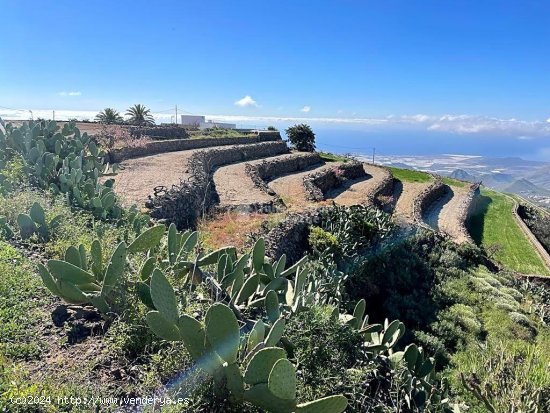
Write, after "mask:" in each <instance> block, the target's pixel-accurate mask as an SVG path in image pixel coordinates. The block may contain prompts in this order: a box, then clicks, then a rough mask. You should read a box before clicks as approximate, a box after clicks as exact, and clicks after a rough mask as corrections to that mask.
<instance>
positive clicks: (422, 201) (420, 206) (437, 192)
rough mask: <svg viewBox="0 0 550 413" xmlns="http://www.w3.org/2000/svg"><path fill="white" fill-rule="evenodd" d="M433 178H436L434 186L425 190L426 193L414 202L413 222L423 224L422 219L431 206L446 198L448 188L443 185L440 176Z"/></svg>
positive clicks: (422, 193)
mask: <svg viewBox="0 0 550 413" xmlns="http://www.w3.org/2000/svg"><path fill="white" fill-rule="evenodd" d="M432 177H433V178H434V181H433V182H432V184H431V185H430V186H428V187H427V188H426V189H424V191H422V192H421V193H420V195H419V196H418V197H417V198H416V199H415V200H414V203H413V220H414V221H415V222H422V220H423V219H422V217H423V215H424V214H425V213H426V211H427V210H428V208H429V207H430V205H431V204H433V203H434V202H435V201H437V200H438V199H439V198H441V197H442V196H444V195H445V192H446V190H447V186H446V185H445V184H444V183H443V180H442V179H441V177H440V176H437V175H432Z"/></svg>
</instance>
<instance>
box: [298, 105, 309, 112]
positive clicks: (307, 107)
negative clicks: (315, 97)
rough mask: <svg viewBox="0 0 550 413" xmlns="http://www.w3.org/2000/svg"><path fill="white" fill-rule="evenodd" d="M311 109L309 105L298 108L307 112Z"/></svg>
mask: <svg viewBox="0 0 550 413" xmlns="http://www.w3.org/2000/svg"><path fill="white" fill-rule="evenodd" d="M310 110H311V106H304V107H303V108H302V109H300V112H304V113H308V112H309V111H310Z"/></svg>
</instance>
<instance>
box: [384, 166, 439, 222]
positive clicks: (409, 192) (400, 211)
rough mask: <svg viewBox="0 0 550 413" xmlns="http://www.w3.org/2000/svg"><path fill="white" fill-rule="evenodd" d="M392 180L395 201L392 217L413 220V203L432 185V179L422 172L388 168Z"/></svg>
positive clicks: (407, 220)
mask: <svg viewBox="0 0 550 413" xmlns="http://www.w3.org/2000/svg"><path fill="white" fill-rule="evenodd" d="M390 170H391V172H392V174H393V176H394V178H395V183H394V191H393V197H394V199H396V203H395V207H394V211H393V213H394V216H395V217H396V218H397V219H398V220H402V221H406V222H412V221H413V220H414V216H413V215H414V202H415V201H416V199H418V197H419V196H420V195H421V194H422V192H424V191H425V190H426V189H427V188H428V187H429V186H430V185H431V184H432V183H433V178H432V177H431V176H430V175H429V174H427V173H424V172H419V171H409V170H406V169H400V168H390Z"/></svg>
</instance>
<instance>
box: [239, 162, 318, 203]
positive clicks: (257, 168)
mask: <svg viewBox="0 0 550 413" xmlns="http://www.w3.org/2000/svg"><path fill="white" fill-rule="evenodd" d="M318 163H321V157H320V156H319V154H317V153H303V152H298V153H295V154H293V156H289V157H285V158H283V159H281V158H278V159H270V160H265V161H263V162H261V163H255V164H250V163H249V164H246V165H245V172H246V174H247V175H248V176H249V177H250V179H252V182H254V185H255V186H256V187H258V188H260V189H261V190H262V191H264V192H265V193H267V194H269V195H272V196H277V194H276V193H275V191H273V190H272V189H271V188H270V187H269V186H268V185H267V182H269V181H270V180H272V179H274V178H276V177H278V176H281V175H283V174H285V173H290V172H295V171H300V170H303V169H305V168H307V167H309V166H312V165H315V164H318Z"/></svg>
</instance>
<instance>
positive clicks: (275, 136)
mask: <svg viewBox="0 0 550 413" xmlns="http://www.w3.org/2000/svg"><path fill="white" fill-rule="evenodd" d="M275 141H281V135H280V134H279V132H271V131H261V132H258V134H257V135H255V136H254V135H253V136H242V137H234V138H203V139H168V140H162V141H151V142H148V143H147V144H146V145H145V146H143V147H138V148H122V149H114V150H112V151H111V152H110V153H109V162H111V163H119V162H122V161H124V160H126V159H132V158H141V157H143V156H150V155H156V154H159V153H164V152H176V151H186V150H191V149H201V148H207V147H211V146H227V145H243V144H251V143H259V142H275Z"/></svg>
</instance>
